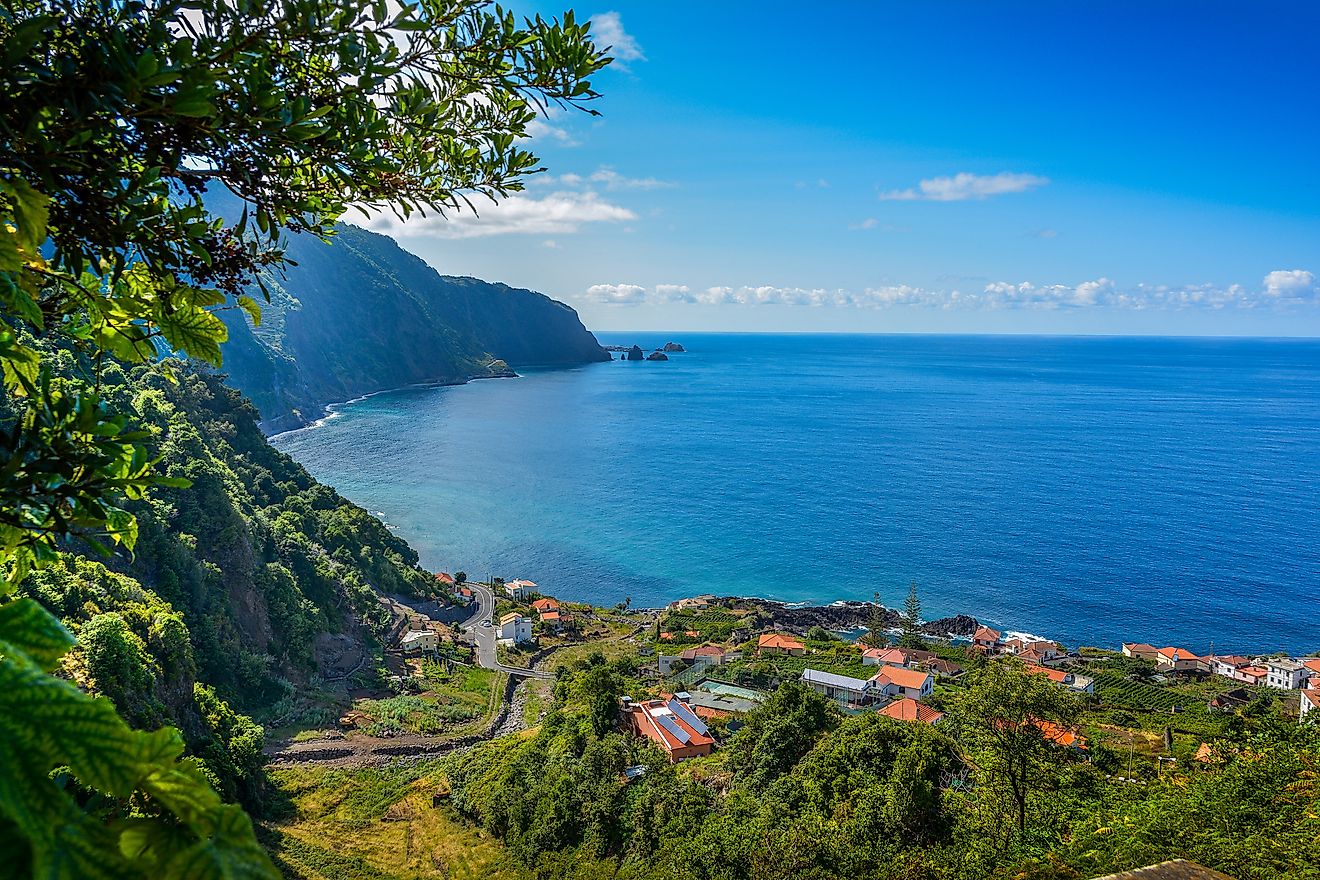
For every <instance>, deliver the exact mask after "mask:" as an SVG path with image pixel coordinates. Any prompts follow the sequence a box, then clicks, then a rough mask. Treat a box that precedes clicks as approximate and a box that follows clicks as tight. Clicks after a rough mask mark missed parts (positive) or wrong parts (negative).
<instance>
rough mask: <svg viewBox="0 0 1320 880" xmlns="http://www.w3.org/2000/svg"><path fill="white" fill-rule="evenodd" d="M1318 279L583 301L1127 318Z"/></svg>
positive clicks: (674, 294)
mask: <svg viewBox="0 0 1320 880" xmlns="http://www.w3.org/2000/svg"><path fill="white" fill-rule="evenodd" d="M1316 281H1317V279H1316V277H1315V276H1314V275H1313V274H1312V273H1310V272H1307V271H1304V270H1300V269H1298V270H1289V271H1283V270H1281V271H1277V272H1271V273H1269V275H1267V276H1265V280H1264V282H1263V285H1262V287H1261V288H1249V287H1244V286H1243V285H1240V284H1229V285H1217V284H1186V285H1181V286H1176V285H1164V284H1138V285H1136V286H1135V287H1120V286H1119V285H1118V284H1117V283H1115V282H1114V281H1113V280H1111V279H1109V278H1104V277H1101V278H1096V279H1093V280H1089V281H1082V282H1080V283H1076V284H1062V283H1052V284H1041V283H1034V282H1031V281H1020V282H1010V281H993V282H991V283H989V284H986V285H984V286H983V287H982V288H981V289H980V290H972V291H964V290H959V289H957V288H947V287H937V288H931V287H919V286H916V285H910V284H890V285H883V286H879V287H867V288H864V289H862V290H860V291H852V290H846V289H843V288H825V287H810V288H808V287H779V286H775V285H769V284H766V285H743V286H740V287H734V286H729V285H720V286H714V287H707V288H704V289H699V290H692V289H689V287H688V286H687V285H686V284H657V285H655V287H654V288H651V289H648V288H645V287H643V286H641V285H637V284H614V285H610V284H604V285H595V286H593V287H591V288H589V289H588V291H587V293H588V296H590V297H592V298H593V299H597V300H600V301H603V302H612V303H619V304H627V305H638V304H642V303H646V304H651V305H656V304H666V303H693V304H699V305H717V306H809V307H833V308H856V309H888V308H896V307H924V308H937V309H945V310H955V309H957V310H984V311H996V310H1005V309H1022V310H1051V309H1054V310H1057V309H1088V308H1108V309H1121V310H1127V311H1144V310H1151V309H1164V310H1171V311H1177V310H1182V309H1193V308H1195V309H1203V310H1205V309H1209V310H1217V309H1227V308H1233V309H1255V308H1260V307H1268V306H1272V305H1273V306H1282V307H1286V306H1295V305H1299V304H1305V303H1320V295H1318V294H1320V291H1318V290H1317V287H1316Z"/></svg>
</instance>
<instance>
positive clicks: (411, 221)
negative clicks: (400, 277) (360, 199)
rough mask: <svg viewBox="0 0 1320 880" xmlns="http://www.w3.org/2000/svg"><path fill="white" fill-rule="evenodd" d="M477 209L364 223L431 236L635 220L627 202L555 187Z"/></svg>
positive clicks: (538, 231)
mask: <svg viewBox="0 0 1320 880" xmlns="http://www.w3.org/2000/svg"><path fill="white" fill-rule="evenodd" d="M478 210H479V212H480V213H479V214H474V213H473V212H472V211H470V210H468V209H467V208H464V209H462V210H460V211H453V212H450V213H449V214H448V215H447V216H439V215H436V214H432V215H429V216H426V217H422V216H420V215H414V216H412V217H410V218H408V219H407V220H400V219H399V218H397V217H395V216H394V215H393V214H377V215H375V216H373V217H372V218H371V220H369V221H368V223H367V226H368V227H369V228H371V229H374V230H376V231H377V232H384V233H385V234H387V235H395V236H419V237H431V238H450V239H453V238H479V237H482V236H487V235H507V234H510V233H531V234H535V235H561V234H567V233H573V232H577V231H578V229H580V228H581V227H582V226H583V225H584V224H587V223H611V222H621V221H626V220H635V219H636V218H637V215H636V214H634V213H633V212H632V211H630V210H629V209H628V208H625V207H622V206H620V205H616V204H613V203H611V202H607V201H605V200H604V199H602V198H601V197H600V196H599V195H597V194H596V193H594V192H568V191H565V192H556V193H550V194H548V195H546V196H543V197H539V198H538V197H533V196H528V195H522V194H517V195H512V196H509V197H508V198H506V199H504V200H502V201H499V202H494V203H491V204H489V205H485V206H480V205H479V206H478Z"/></svg>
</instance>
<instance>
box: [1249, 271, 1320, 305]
mask: <svg viewBox="0 0 1320 880" xmlns="http://www.w3.org/2000/svg"><path fill="white" fill-rule="evenodd" d="M1262 283H1263V284H1264V285H1265V293H1267V294H1268V295H1269V296H1273V297H1278V298H1280V299H1306V298H1309V297H1312V296H1314V295H1315V293H1316V283H1315V276H1314V275H1312V274H1311V273H1310V272H1307V271H1306V270H1305V269H1275V270H1274V271H1273V272H1271V273H1269V274H1268V275H1266V276H1265V280H1264V281H1263V282H1262Z"/></svg>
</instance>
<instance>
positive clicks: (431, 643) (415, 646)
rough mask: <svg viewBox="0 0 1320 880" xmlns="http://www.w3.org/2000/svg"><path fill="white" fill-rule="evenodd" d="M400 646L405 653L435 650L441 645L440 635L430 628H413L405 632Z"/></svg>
mask: <svg viewBox="0 0 1320 880" xmlns="http://www.w3.org/2000/svg"><path fill="white" fill-rule="evenodd" d="M399 647H400V648H402V649H403V653H405V654H415V653H418V652H420V651H434V650H436V649H437V648H439V647H440V637H439V636H437V635H436V634H435V633H434V632H432V631H431V630H429V629H423V630H413V631H412V632H407V633H404V634H403V638H402V639H400V640H399Z"/></svg>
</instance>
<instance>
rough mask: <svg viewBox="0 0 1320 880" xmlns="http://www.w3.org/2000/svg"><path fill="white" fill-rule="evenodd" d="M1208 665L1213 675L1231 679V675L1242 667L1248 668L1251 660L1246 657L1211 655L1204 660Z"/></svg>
mask: <svg viewBox="0 0 1320 880" xmlns="http://www.w3.org/2000/svg"><path fill="white" fill-rule="evenodd" d="M1206 660H1207V661H1208V662H1209V664H1210V671H1211V672H1213V673H1214V674H1215V675H1222V676H1225V677H1227V678H1232V677H1233V673H1234V672H1236V671H1237V670H1239V669H1241V668H1242V667H1244V666H1250V665H1251V660H1250V659H1249V658H1247V657H1238V656H1235V655H1231V656H1230V655H1221V656H1214V655H1211V656H1209V657H1207V658H1206Z"/></svg>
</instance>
